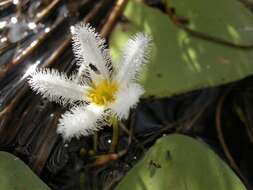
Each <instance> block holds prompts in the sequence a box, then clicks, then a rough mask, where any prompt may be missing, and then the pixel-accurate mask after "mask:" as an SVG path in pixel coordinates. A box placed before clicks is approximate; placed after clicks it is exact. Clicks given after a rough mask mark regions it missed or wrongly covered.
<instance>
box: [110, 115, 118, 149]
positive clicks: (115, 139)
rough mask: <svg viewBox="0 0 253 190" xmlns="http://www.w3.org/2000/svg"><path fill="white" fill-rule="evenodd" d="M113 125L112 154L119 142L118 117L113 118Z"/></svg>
mask: <svg viewBox="0 0 253 190" xmlns="http://www.w3.org/2000/svg"><path fill="white" fill-rule="evenodd" d="M111 125H112V144H111V147H110V152H115V149H116V147H117V145H118V141H119V125H118V119H117V117H112V118H111Z"/></svg>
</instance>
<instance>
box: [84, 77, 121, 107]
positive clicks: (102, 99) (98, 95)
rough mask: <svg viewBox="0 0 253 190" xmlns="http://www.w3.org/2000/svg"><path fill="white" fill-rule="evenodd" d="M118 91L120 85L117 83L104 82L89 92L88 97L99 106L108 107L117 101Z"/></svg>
mask: <svg viewBox="0 0 253 190" xmlns="http://www.w3.org/2000/svg"><path fill="white" fill-rule="evenodd" d="M118 89H119V85H118V84H117V83H116V82H114V81H108V80H102V81H101V82H100V83H99V84H97V85H96V86H94V87H93V88H91V89H90V90H89V91H88V93H87V97H88V99H89V100H90V101H91V102H93V103H95V104H97V105H100V106H106V105H108V104H110V103H112V102H113V101H114V100H115V96H116V92H117V91H118Z"/></svg>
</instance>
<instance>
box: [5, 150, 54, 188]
mask: <svg viewBox="0 0 253 190" xmlns="http://www.w3.org/2000/svg"><path fill="white" fill-rule="evenodd" d="M0 189H3V190H4V189H5V190H30V189H31V190H50V188H49V187H48V186H47V185H46V184H45V183H43V182H42V181H41V180H40V179H39V178H38V177H37V176H36V175H35V174H34V173H33V172H32V170H31V169H30V168H29V167H28V166H26V164H25V163H23V162H22V161H21V160H20V159H19V158H17V157H15V156H13V155H11V154H9V153H7V152H1V151H0Z"/></svg>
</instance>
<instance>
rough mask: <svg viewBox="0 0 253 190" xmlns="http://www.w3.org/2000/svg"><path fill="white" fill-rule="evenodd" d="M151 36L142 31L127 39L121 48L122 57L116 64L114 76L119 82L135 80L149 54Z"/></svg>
mask: <svg viewBox="0 0 253 190" xmlns="http://www.w3.org/2000/svg"><path fill="white" fill-rule="evenodd" d="M150 44H151V38H150V37H149V36H147V35H145V34H143V33H137V34H136V35H135V36H134V37H133V38H132V39H130V40H128V42H127V44H126V45H125V47H124V49H123V57H122V60H121V62H120V63H119V65H118V68H117V73H115V75H116V76H115V78H116V80H117V81H120V82H121V83H128V82H131V81H135V80H136V77H137V76H138V74H139V73H140V72H141V70H142V68H143V66H144V64H145V63H146V62H147V60H148V57H149V54H150Z"/></svg>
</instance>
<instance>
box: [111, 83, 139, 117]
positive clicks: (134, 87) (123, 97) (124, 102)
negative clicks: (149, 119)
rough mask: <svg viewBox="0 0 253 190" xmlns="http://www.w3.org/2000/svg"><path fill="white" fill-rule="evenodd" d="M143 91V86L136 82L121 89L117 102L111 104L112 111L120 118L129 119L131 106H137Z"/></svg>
mask: <svg viewBox="0 0 253 190" xmlns="http://www.w3.org/2000/svg"><path fill="white" fill-rule="evenodd" d="M143 93H144V89H143V87H142V86H141V85H139V84H136V83H131V84H129V86H126V87H124V88H122V89H120V90H119V92H118V93H117V97H116V100H115V102H114V103H113V104H112V105H111V106H110V108H111V110H112V112H113V113H114V114H116V115H117V116H118V117H119V118H120V119H127V117H128V115H129V112H130V108H133V107H135V106H136V104H137V103H138V101H139V98H140V96H141V95H142V94H143Z"/></svg>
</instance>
